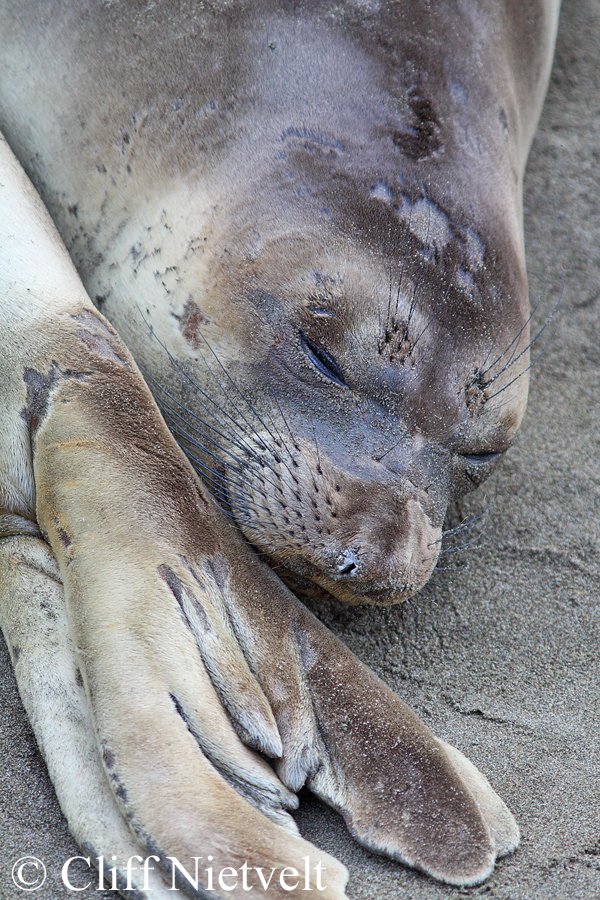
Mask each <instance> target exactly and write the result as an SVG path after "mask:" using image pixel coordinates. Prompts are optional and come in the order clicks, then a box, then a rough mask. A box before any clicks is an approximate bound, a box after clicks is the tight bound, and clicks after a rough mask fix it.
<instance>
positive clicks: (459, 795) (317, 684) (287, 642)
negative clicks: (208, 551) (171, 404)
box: [227, 551, 519, 886]
mask: <svg viewBox="0 0 600 900" xmlns="http://www.w3.org/2000/svg"><path fill="white" fill-rule="evenodd" d="M238 552H239V551H238ZM253 565H254V568H253ZM261 565H262V564H261V563H259V562H258V561H256V562H254V564H252V561H251V560H249V559H248V560H246V561H245V566H244V583H243V584H244V588H245V590H242V583H241V581H240V580H239V575H238V574H237V573H238V572H239V571H240V566H235V565H234V566H232V568H231V573H230V580H229V582H228V585H227V596H228V604H229V608H230V609H231V610H232V611H235V620H236V622H237V628H238V632H239V634H240V642H241V644H242V646H243V648H244V652H245V655H246V658H247V659H248V661H249V663H250V666H251V668H253V669H255V670H256V671H257V678H258V679H259V681H260V684H261V687H262V689H263V691H264V693H265V695H266V697H267V698H268V699H269V702H270V704H271V706H272V708H273V711H274V713H275V718H276V720H277V725H278V728H279V733H280V735H281V739H282V742H283V756H282V759H281V760H280V761H279V762H278V765H277V771H278V774H279V776H280V778H281V779H282V781H283V782H284V783H285V784H286V785H287V786H288V787H290V789H292V790H294V791H296V790H298V789H299V788H300V787H301V786H302V785H303V784H306V785H307V786H308V787H309V788H310V789H311V790H312V791H313V792H314V793H315V794H316V795H317V796H319V797H320V798H321V799H322V800H324V801H325V802H327V803H329V804H330V805H331V806H333V807H334V808H335V809H337V810H338V811H339V812H340V813H341V814H342V815H343V816H344V819H345V821H346V824H347V826H348V828H349V830H350V832H351V833H352V834H353V836H354V837H355V838H356V839H357V840H358V841H360V843H362V844H364V845H365V846H366V847H368V848H369V849H371V850H374V851H375V852H377V853H382V854H385V855H386V856H390V857H392V858H393V859H396V860H398V861H399V862H402V863H404V864H406V865H409V866H412V867H413V868H417V869H420V870H421V871H423V872H426V873H427V874H429V875H431V876H433V877H434V878H437V879H439V880H440V881H444V882H447V883H449V884H455V885H465V886H466V885H474V884H478V883H479V882H481V881H483V880H484V879H485V878H487V877H488V876H489V875H490V873H491V872H492V870H493V867H494V862H495V860H496V858H497V857H500V856H503V855H505V854H506V853H509V852H510V851H512V850H514V849H515V847H516V846H517V845H518V842H519V830H518V827H517V824H516V822H515V820H514V818H513V816H512V815H511V813H510V811H509V810H508V809H507V808H506V806H505V805H504V803H503V802H502V800H501V799H500V798H499V797H498V796H497V794H496V793H495V792H494V791H493V789H492V788H491V787H490V785H489V783H488V782H487V780H486V779H485V778H484V776H483V775H482V774H481V773H480V772H479V771H478V770H477V769H476V768H475V766H473V764H472V763H470V762H469V761H468V760H467V759H466V758H465V757H464V756H463V755H462V754H461V753H460V752H459V751H458V750H456V749H455V748H453V747H451V746H450V745H448V744H446V743H444V742H443V741H440V740H439V739H438V738H436V737H435V736H434V735H433V734H432V733H431V732H430V731H429V729H428V728H427V727H426V726H425V725H424V724H423V722H421V721H420V719H419V718H418V717H417V716H416V715H415V714H414V713H413V712H412V710H410V709H409V708H408V707H407V706H406V704H405V703H403V702H402V701H401V700H400V699H399V698H398V697H397V696H396V695H395V694H394V693H393V691H391V690H390V688H389V687H387V685H385V684H384V682H382V681H381V679H379V678H377V676H376V675H375V674H374V673H373V672H371V671H370V670H369V669H368V668H367V667H366V666H365V665H364V664H363V663H361V662H360V661H359V660H358V659H357V658H356V657H355V656H354V655H353V654H352V653H351V652H350V651H349V650H348V648H347V647H345V646H344V645H343V644H342V643H341V641H339V640H338V639H337V638H336V637H335V636H334V635H332V634H331V633H330V632H329V631H328V630H327V629H326V628H325V626H324V625H323V624H322V623H321V622H319V621H318V619H316V618H315V617H314V616H313V615H312V614H311V613H310V612H309V611H308V610H307V609H306V608H305V607H304V606H303V605H302V604H301V603H300V602H299V601H298V600H297V599H296V598H295V597H294V596H293V595H292V594H291V593H290V592H289V591H288V590H287V589H286V588H284V587H283V586H282V585H281V584H280V583H279V582H278V581H277V579H276V578H275V577H274V575H273V573H272V572H270V571H269V570H267V569H265V568H264V567H263V568H262V570H261ZM283 658H285V660H286V665H285V668H283V667H282V666H281V663H278V662H277V660H281V659H283Z"/></svg>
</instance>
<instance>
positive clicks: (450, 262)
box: [0, 0, 557, 900]
mask: <svg viewBox="0 0 600 900" xmlns="http://www.w3.org/2000/svg"><path fill="white" fill-rule="evenodd" d="M0 11H1V16H0V111H1V112H0V116H1V118H0V126H1V128H2V131H3V132H4V134H5V136H6V138H7V140H8V141H9V143H10V144H11V146H12V148H13V150H14V153H15V155H16V157H17V159H15V158H14V157H13V156H12V155H11V153H10V151H9V150H8V148H7V146H6V145H5V144H4V143H3V142H2V143H0V175H1V177H0V202H1V205H0V237H1V238H2V241H3V245H2V253H1V254H0V300H2V303H0V326H2V327H1V328H0V333H1V334H2V338H1V341H0V351H1V352H0V374H1V379H0V393H1V396H2V398H3V399H4V400H5V401H6V404H5V405H6V408H7V414H6V428H5V430H4V432H3V434H2V435H1V436H0V451H1V452H0V539H1V540H0V575H1V576H2V577H1V578H0V588H1V591H0V616H1V621H2V628H3V631H4V634H5V637H6V640H7V644H8V646H9V647H10V648H11V653H12V659H13V663H14V665H15V671H16V674H17V679H18V681H19V687H20V690H21V693H22V696H23V698H24V702H25V704H26V707H27V709H28V713H29V715H30V718H31V721H32V724H33V726H34V729H35V731H36V736H37V738H38V742H39V743H40V746H41V748H42V752H43V753H44V755H45V758H46V760H47V763H48V766H49V770H50V772H51V777H52V778H53V781H54V783H55V785H56V789H57V794H58V796H59V799H60V802H61V805H62V808H63V809H64V811H65V815H66V816H67V818H68V820H69V824H70V827H71V830H72V831H73V834H74V835H75V836H76V838H77V840H78V841H79V842H80V844H81V845H82V846H83V847H87V846H91V847H92V848H93V852H92V851H90V852H91V855H94V854H97V853H99V852H107V853H108V852H111V851H112V850H113V849H115V850H116V851H117V855H118V859H119V861H118V864H117V865H118V866H119V867H120V869H121V874H122V873H123V866H124V860H126V859H127V854H128V853H129V854H131V853H133V852H135V851H138V850H139V851H145V852H146V853H148V852H154V851H155V850H156V852H157V853H158V854H159V856H160V865H162V866H163V868H166V863H165V860H166V859H167V858H168V856H169V854H171V855H175V856H177V857H178V858H180V857H183V858H186V859H188V858H189V857H190V856H193V855H194V853H195V852H196V851H197V849H198V847H203V848H205V849H206V848H208V852H210V851H211V850H213V851H214V853H218V854H219V861H220V863H221V864H223V865H225V864H228V862H230V861H231V860H233V861H234V862H235V863H236V864H241V862H242V860H243V859H244V858H245V857H244V854H246V857H248V858H249V859H251V860H252V861H253V862H254V863H255V864H256V865H269V864H272V865H273V866H276V867H279V868H281V867H282V866H285V865H286V863H287V862H288V861H290V860H293V861H295V862H296V863H298V861H299V860H301V859H304V856H303V854H306V853H309V854H314V855H313V856H311V857H310V858H311V859H312V860H320V859H321V858H323V859H325V860H326V862H327V865H328V866H329V870H330V876H331V882H330V884H329V885H328V893H327V894H326V895H324V896H326V897H327V898H328V900H334V898H335V900H338V898H341V897H342V896H343V888H344V883H345V872H344V869H343V867H342V866H340V865H339V864H336V863H335V861H334V860H332V859H331V858H328V857H321V856H319V853H318V851H317V850H315V849H314V848H312V847H310V846H309V845H307V844H306V843H305V842H303V841H302V840H301V839H300V838H299V837H298V836H297V834H296V833H295V831H294V827H293V824H292V822H291V820H290V818H289V816H288V815H287V813H286V812H285V810H286V809H290V808H294V807H295V804H296V802H297V801H296V798H295V796H294V794H295V792H297V791H298V790H299V789H300V788H301V787H302V786H303V785H304V784H306V785H307V786H308V787H310V788H311V789H312V790H313V791H314V792H315V793H316V794H317V795H318V796H319V797H321V798H322V799H324V800H325V801H326V802H328V803H330V804H331V805H333V806H334V807H335V808H336V809H338V810H339V811H340V812H341V813H342V814H343V815H344V817H345V820H346V823H347V825H348V827H349V829H350V830H351V832H352V834H353V835H354V836H355V837H356V838H357V839H358V840H360V841H361V842H362V843H364V844H365V845H366V846H368V847H370V848H371V849H373V850H375V851H377V852H381V853H386V854H388V855H389V856H391V857H392V858H394V859H397V860H399V861H401V862H404V863H406V864H408V865H411V866H414V867H416V868H418V869H421V870H422V871H425V872H428V873H429V874H431V875H433V876H434V877H436V878H439V879H440V880H443V881H446V882H448V883H451V884H457V885H469V884H475V883H478V882H480V881H481V880H483V879H484V878H486V877H487V876H488V875H489V873H490V872H491V871H492V868H493V865H494V861H495V859H496V857H498V856H502V855H504V854H506V853H508V852H510V851H511V850H513V849H514V847H515V846H516V845H517V843H518V839H519V833H518V828H517V826H516V823H515V822H514V819H513V818H512V816H511V814H510V812H509V811H508V810H507V809H506V807H505V806H504V804H503V803H502V801H501V800H500V799H499V798H498V797H497V796H496V794H495V793H494V791H493V790H492V788H491V787H490V785H489V784H488V783H487V781H486V780H485V778H484V777H483V776H482V775H481V774H480V773H479V772H478V771H477V770H476V769H475V768H474V767H473V766H472V765H471V764H470V763H469V762H468V760H466V759H465V758H464V757H463V756H462V755H461V754H460V753H459V752H458V751H456V750H455V749H454V748H452V747H450V746H448V745H447V744H445V743H444V742H443V741H440V740H438V739H437V738H435V737H434V736H433V735H432V734H431V732H429V730H428V729H427V728H426V726H425V725H424V724H423V723H422V722H420V721H419V720H418V718H417V717H416V716H415V715H414V714H413V713H412V712H411V711H410V710H409V709H408V708H407V707H406V706H405V705H404V704H403V703H402V702H401V701H400V700H399V699H398V698H397V697H396V696H395V695H394V694H393V693H392V692H391V691H389V689H388V688H386V686H385V685H384V684H383V683H382V682H381V681H379V679H377V678H376V677H375V676H374V675H373V674H372V673H370V672H369V671H368V670H367V669H365V668H364V667H363V666H362V665H361V664H360V662H359V661H358V660H357V659H356V658H355V657H354V656H353V655H352V654H351V653H350V652H349V651H348V650H347V649H346V648H344V647H343V645H341V644H340V643H339V642H338V641H336V639H335V638H333V637H332V636H331V635H330V634H329V633H328V632H327V631H326V629H325V628H324V627H323V626H322V625H321V624H320V623H318V622H317V621H316V620H315V619H314V618H313V617H312V616H311V615H310V614H309V613H308V612H307V611H306V610H305V609H304V608H303V607H302V606H301V604H300V603H299V602H298V601H297V600H296V599H295V598H294V597H293V596H292V595H291V594H290V593H289V592H288V591H287V590H286V589H285V587H284V586H283V585H282V584H281V582H280V580H279V578H278V577H277V576H276V575H275V574H274V573H273V571H271V570H269V569H268V568H266V567H265V565H264V564H263V563H262V562H261V561H259V560H258V558H257V557H256V555H255V554H254V553H253V552H252V550H251V549H250V548H249V547H248V544H247V543H246V542H244V541H243V540H242V539H241V537H240V534H239V532H237V531H236V530H234V529H233V528H232V527H231V526H230V525H229V524H228V523H227V521H226V520H225V519H224V517H223V516H222V515H221V513H219V511H218V510H217V509H216V508H215V507H214V505H213V504H212V503H211V501H210V499H209V494H208V491H207V488H208V489H210V490H211V491H212V493H213V495H214V497H215V498H216V499H217V500H218V501H219V503H220V505H221V506H222V507H224V509H225V511H226V512H227V514H228V515H230V517H231V518H232V519H233V521H234V524H237V525H238V526H239V528H240V529H241V531H242V533H243V535H244V536H245V538H246V539H247V540H248V541H249V542H250V543H251V544H253V545H254V546H255V547H256V548H258V549H259V550H260V551H262V552H263V553H264V554H265V555H266V556H267V557H268V558H269V561H270V562H271V563H272V564H273V566H274V568H275V571H276V572H277V574H282V575H286V576H287V577H289V579H290V580H291V581H292V582H294V583H296V584H299V585H300V587H301V588H302V589H304V588H305V587H306V584H307V583H308V582H312V583H315V584H316V585H318V586H319V587H320V588H324V589H325V590H327V591H329V592H331V593H332V594H334V595H335V596H337V597H338V598H341V599H343V600H346V601H348V602H350V603H358V602H372V603H390V602H393V601H396V600H401V599H403V598H406V597H409V596H410V595H411V594H413V593H414V592H415V591H416V590H418V588H419V587H421V586H422V585H423V584H424V582H425V581H426V580H427V578H428V577H429V575H430V573H431V571H432V569H433V568H434V566H435V562H436V559H437V556H438V553H439V549H440V544H441V537H442V523H443V520H444V516H445V512H446V508H447V505H448V503H449V502H450V501H451V500H452V499H453V498H455V497H457V496H459V495H460V494H462V493H464V492H465V491H467V490H469V489H471V488H472V487H474V486H476V485H477V484H479V483H480V482H481V481H482V480H483V479H484V478H485V477H486V476H487V475H488V474H489V473H490V472H491V470H492V469H493V467H494V465H495V463H496V462H497V461H498V460H499V459H500V458H501V456H502V455H503V453H504V452H505V451H506V449H507V448H508V446H509V445H510V442H511V440H512V438H513V436H514V434H515V432H516V430H517V428H518V426H519V423H520V421H521V418H522V416H523V413H524V409H525V403H526V395H527V381H528V377H527V370H528V361H529V353H528V346H529V327H528V324H529V315H528V305H527V284H526V277H525V266H524V255H523V233H522V222H521V180H522V175H523V169H524V165H525V160H526V156H527V152H528V149H529V145H530V142H531V138H532V134H533V129H534V127H535V122H536V120H537V116H538V114H539V109H540V106H541V102H542V99H543V94H544V91H545V86H546V82H547V77H548V72H549V67H550V61H551V53H552V46H553V39H554V32H555V27H556V12H557V10H556V4H554V3H550V2H548V3H545V4H543V3H540V4H538V5H535V7H532V6H529V7H527V9H526V11H523V8H522V5H521V4H515V5H514V7H513V5H512V4H507V5H506V6H503V5H502V4H495V3H491V2H489V3H484V4H482V6H481V7H480V8H478V9H477V10H476V11H473V8H472V7H471V5H469V4H465V5H464V8H463V6H461V5H460V4H459V5H458V7H457V6H455V5H452V4H448V5H443V6H442V5H440V7H439V8H438V7H436V8H435V11H434V12H432V11H431V10H430V9H429V8H428V5H427V4H425V3H423V4H415V3H406V4H402V5H400V7H397V6H396V5H390V6H389V7H388V6H386V5H380V4H372V5H363V4H358V3H357V4H348V5H347V6H345V7H343V8H337V7H336V8H335V10H334V9H333V8H330V7H329V6H322V7H321V6H315V7H313V6H312V5H310V4H309V5H307V7H306V8H300V9H297V8H295V9H292V8H291V7H290V8H288V7H287V6H284V5H282V4H279V3H277V4H262V5H261V6H260V8H259V7H258V6H252V8H250V9H246V8H244V7H240V6H238V5H235V4H232V5H227V4H225V5H222V6H221V5H216V6H214V7H213V6H210V7H208V8H206V7H205V6H203V7H202V8H200V6H199V5H192V6H190V8H189V9H185V8H183V6H179V7H178V9H177V10H175V9H174V8H172V7H171V5H170V4H164V5H161V4H142V3H140V4H137V3H127V4H115V5H104V4H100V3H91V2H90V3H88V4H81V3H77V4H73V6H72V8H66V5H65V4H52V3H43V2H36V3H33V4H31V5H30V6H26V5H23V4H22V3H11V2H7V0H3V2H2V3H1V4H0ZM17 160H18V161H17ZM19 162H20V164H21V166H22V167H23V168H24V169H25V171H26V172H27V173H28V174H29V176H30V178H31V180H32V182H33V184H34V185H35V188H36V189H37V191H38V192H39V194H40V196H41V197H42V199H43V200H44V202H45V204H46V206H47V209H48V210H49V212H50V214H51V215H52V217H53V219H54V222H55V224H56V227H57V229H58V232H59V234H60V237H59V234H58V233H56V232H55V231H54V230H53V227H52V226H51V224H50V222H49V221H48V220H47V218H46V213H45V210H44V209H43V207H42V205H41V203H40V202H39V198H38V197H37V195H36V194H35V192H34V191H33V190H32V189H31V186H30V185H29V184H28V182H27V180H26V178H25V176H24V174H23V171H22V170H21V168H20V166H19ZM63 242H64V246H63ZM65 247H66V249H67V250H68V252H69V254H70V256H71V259H72V260H73V262H74V263H75V265H76V267H77V270H78V272H79V274H80V276H81V279H82V281H83V284H84V286H85V290H86V291H87V294H88V295H89V296H90V297H92V298H93V299H94V300H95V303H96V305H97V307H98V308H99V309H100V310H101V312H102V313H103V314H104V315H106V316H107V317H108V319H109V320H110V321H111V322H112V325H113V326H114V328H113V327H111V325H109V324H108V322H107V321H106V319H104V318H103V316H102V315H100V314H99V313H98V312H97V311H96V310H95V309H94V308H93V307H92V305H91V304H90V302H89V299H88V296H86V293H85V290H84V288H83V287H82V285H81V283H80V282H79V280H78V278H77V276H76V274H75V271H74V270H73V269H72V267H71V264H70V261H69V259H68V256H67V254H66V253H65ZM115 328H116V330H115ZM123 341H124V343H123ZM125 345H127V346H125ZM127 347H128V348H129V350H131V352H132V353H133V355H134V356H135V358H136V360H137V362H138V363H139V364H141V366H142V367H143V369H144V371H145V373H146V375H147V378H148V380H149V382H150V384H151V385H152V387H153V389H154V390H155V393H156V396H157V399H158V401H159V403H160V404H161V405H162V407H163V411H164V413H165V418H166V419H167V421H168V422H169V424H171V426H172V427H173V431H174V432H175V434H176V436H177V437H178V438H179V440H180V442H181V444H182V446H183V447H184V449H185V450H186V451H187V452H188V454H189V455H190V457H191V458H192V460H193V462H194V463H195V465H196V468H197V471H198V472H199V473H200V474H201V476H202V477H203V478H204V480H205V484H204V485H201V484H200V482H198V481H197V479H196V478H195V476H194V473H193V471H192V469H191V468H190V466H189V464H188V463H187V461H186V460H185V459H184V457H183V456H182V454H181V451H180V450H179V448H178V447H177V446H176V444H175V442H174V441H173V439H172V437H171V435H170V434H169V433H168V431H167V429H166V427H165V425H164V422H163V421H162V420H161V418H160V415H159V413H158V410H157V409H156V406H155V404H154V401H153V400H152V397H151V396H150V394H149V392H148V389H147V387H146V385H145V384H144V382H143V380H142V378H141V377H140V374H139V371H138V369H137V367H136V365H135V362H134V360H133V358H132V356H130V354H129V352H128V349H127ZM48 610H50V611H51V615H49V614H47V611H48ZM53 662H54V664H52V663H53ZM46 671H47V672H48V675H47V679H48V683H50V684H51V685H52V689H51V690H49V689H48V688H47V686H46V685H47V682H46V678H45V677H43V673H44V672H46ZM48 704H50V707H49V706H48ZM255 751H258V753H257V752H255ZM260 754H262V755H260ZM264 756H267V757H270V758H271V759H272V760H273V767H274V769H275V771H273V768H271V767H269V766H267V764H266V763H265V761H264V758H263V757H264ZM79 768H82V769H84V770H85V772H86V782H85V783H86V787H85V792H84V793H83V794H80V792H79V791H77V790H74V789H73V783H72V779H71V777H70V772H71V771H72V770H74V769H79ZM148 771H152V772H153V773H155V774H154V775H153V778H152V779H150V780H149V779H148V777H147V775H146V773H147V772H148ZM275 772H276V774H275ZM90 804H92V805H91V806H90ZM90 810H92V811H91V812H90ZM99 822H100V823H103V824H102V825H99V824H98V823H99ZM104 823H108V824H106V827H105V825H104ZM121 887H122V885H121ZM159 888H160V885H159ZM161 890H162V889H161ZM141 891H142V893H141V896H143V889H141ZM300 891H301V889H298V891H297V892H296V894H297V895H298V896H301V893H300ZM191 894H192V896H198V897H203V896H204V892H203V890H199V892H196V893H195V894H194V892H193V891H191ZM238 894H239V892H238ZM296 894H293V895H292V896H296ZM239 895H240V896H241V894H239ZM284 895H286V894H285V891H284V889H283V888H281V890H279V891H278V893H277V894H273V896H274V897H275V896H277V897H280V896H281V897H282V896H284ZM235 896H237V895H235ZM259 896H261V895H260V891H258V890H257V891H255V892H254V893H252V894H251V900H254V898H255V897H259ZM157 900H158V897H157Z"/></svg>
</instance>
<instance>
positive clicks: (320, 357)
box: [300, 332, 347, 387]
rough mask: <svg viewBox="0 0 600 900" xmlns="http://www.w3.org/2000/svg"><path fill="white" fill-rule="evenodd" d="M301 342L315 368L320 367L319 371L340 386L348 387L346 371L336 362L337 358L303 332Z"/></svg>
mask: <svg viewBox="0 0 600 900" xmlns="http://www.w3.org/2000/svg"><path fill="white" fill-rule="evenodd" d="M300 343H301V344H302V349H303V350H304V352H305V353H306V355H307V356H308V358H309V359H310V361H311V363H312V364H313V366H314V367H315V369H318V371H319V372H321V374H322V375H325V376H326V377H327V378H329V380H330V381H333V382H335V384H339V385H340V387H347V385H346V382H345V380H344V373H343V372H342V370H341V369H340V367H339V366H338V364H337V363H336V361H335V359H334V358H333V357H332V356H330V354H329V353H327V351H326V350H321V348H320V347H317V345H316V344H315V343H313V342H312V341H311V340H310V338H307V337H306V335H304V334H302V332H300Z"/></svg>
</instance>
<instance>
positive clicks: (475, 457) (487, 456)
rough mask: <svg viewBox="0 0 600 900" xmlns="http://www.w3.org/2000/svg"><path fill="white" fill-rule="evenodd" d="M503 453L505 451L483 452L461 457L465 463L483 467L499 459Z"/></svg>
mask: <svg viewBox="0 0 600 900" xmlns="http://www.w3.org/2000/svg"><path fill="white" fill-rule="evenodd" d="M505 453H506V450H484V451H482V452H481V453H461V456H462V458H463V459H464V460H465V462H467V463H472V464H474V465H483V464H485V463H491V462H494V461H495V460H497V459H500V457H501V456H504V454H505Z"/></svg>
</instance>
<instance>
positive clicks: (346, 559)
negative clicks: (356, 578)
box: [337, 550, 358, 575]
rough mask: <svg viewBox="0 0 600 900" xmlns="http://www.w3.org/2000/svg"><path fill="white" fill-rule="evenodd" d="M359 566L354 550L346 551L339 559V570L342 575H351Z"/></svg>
mask: <svg viewBox="0 0 600 900" xmlns="http://www.w3.org/2000/svg"><path fill="white" fill-rule="evenodd" d="M357 565H358V559H357V558H356V554H355V553H354V550H346V552H345V553H342V555H341V556H340V558H339V561H338V565H337V570H338V573H339V574H340V575H351V574H352V572H354V570H355V569H356V567H357Z"/></svg>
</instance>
